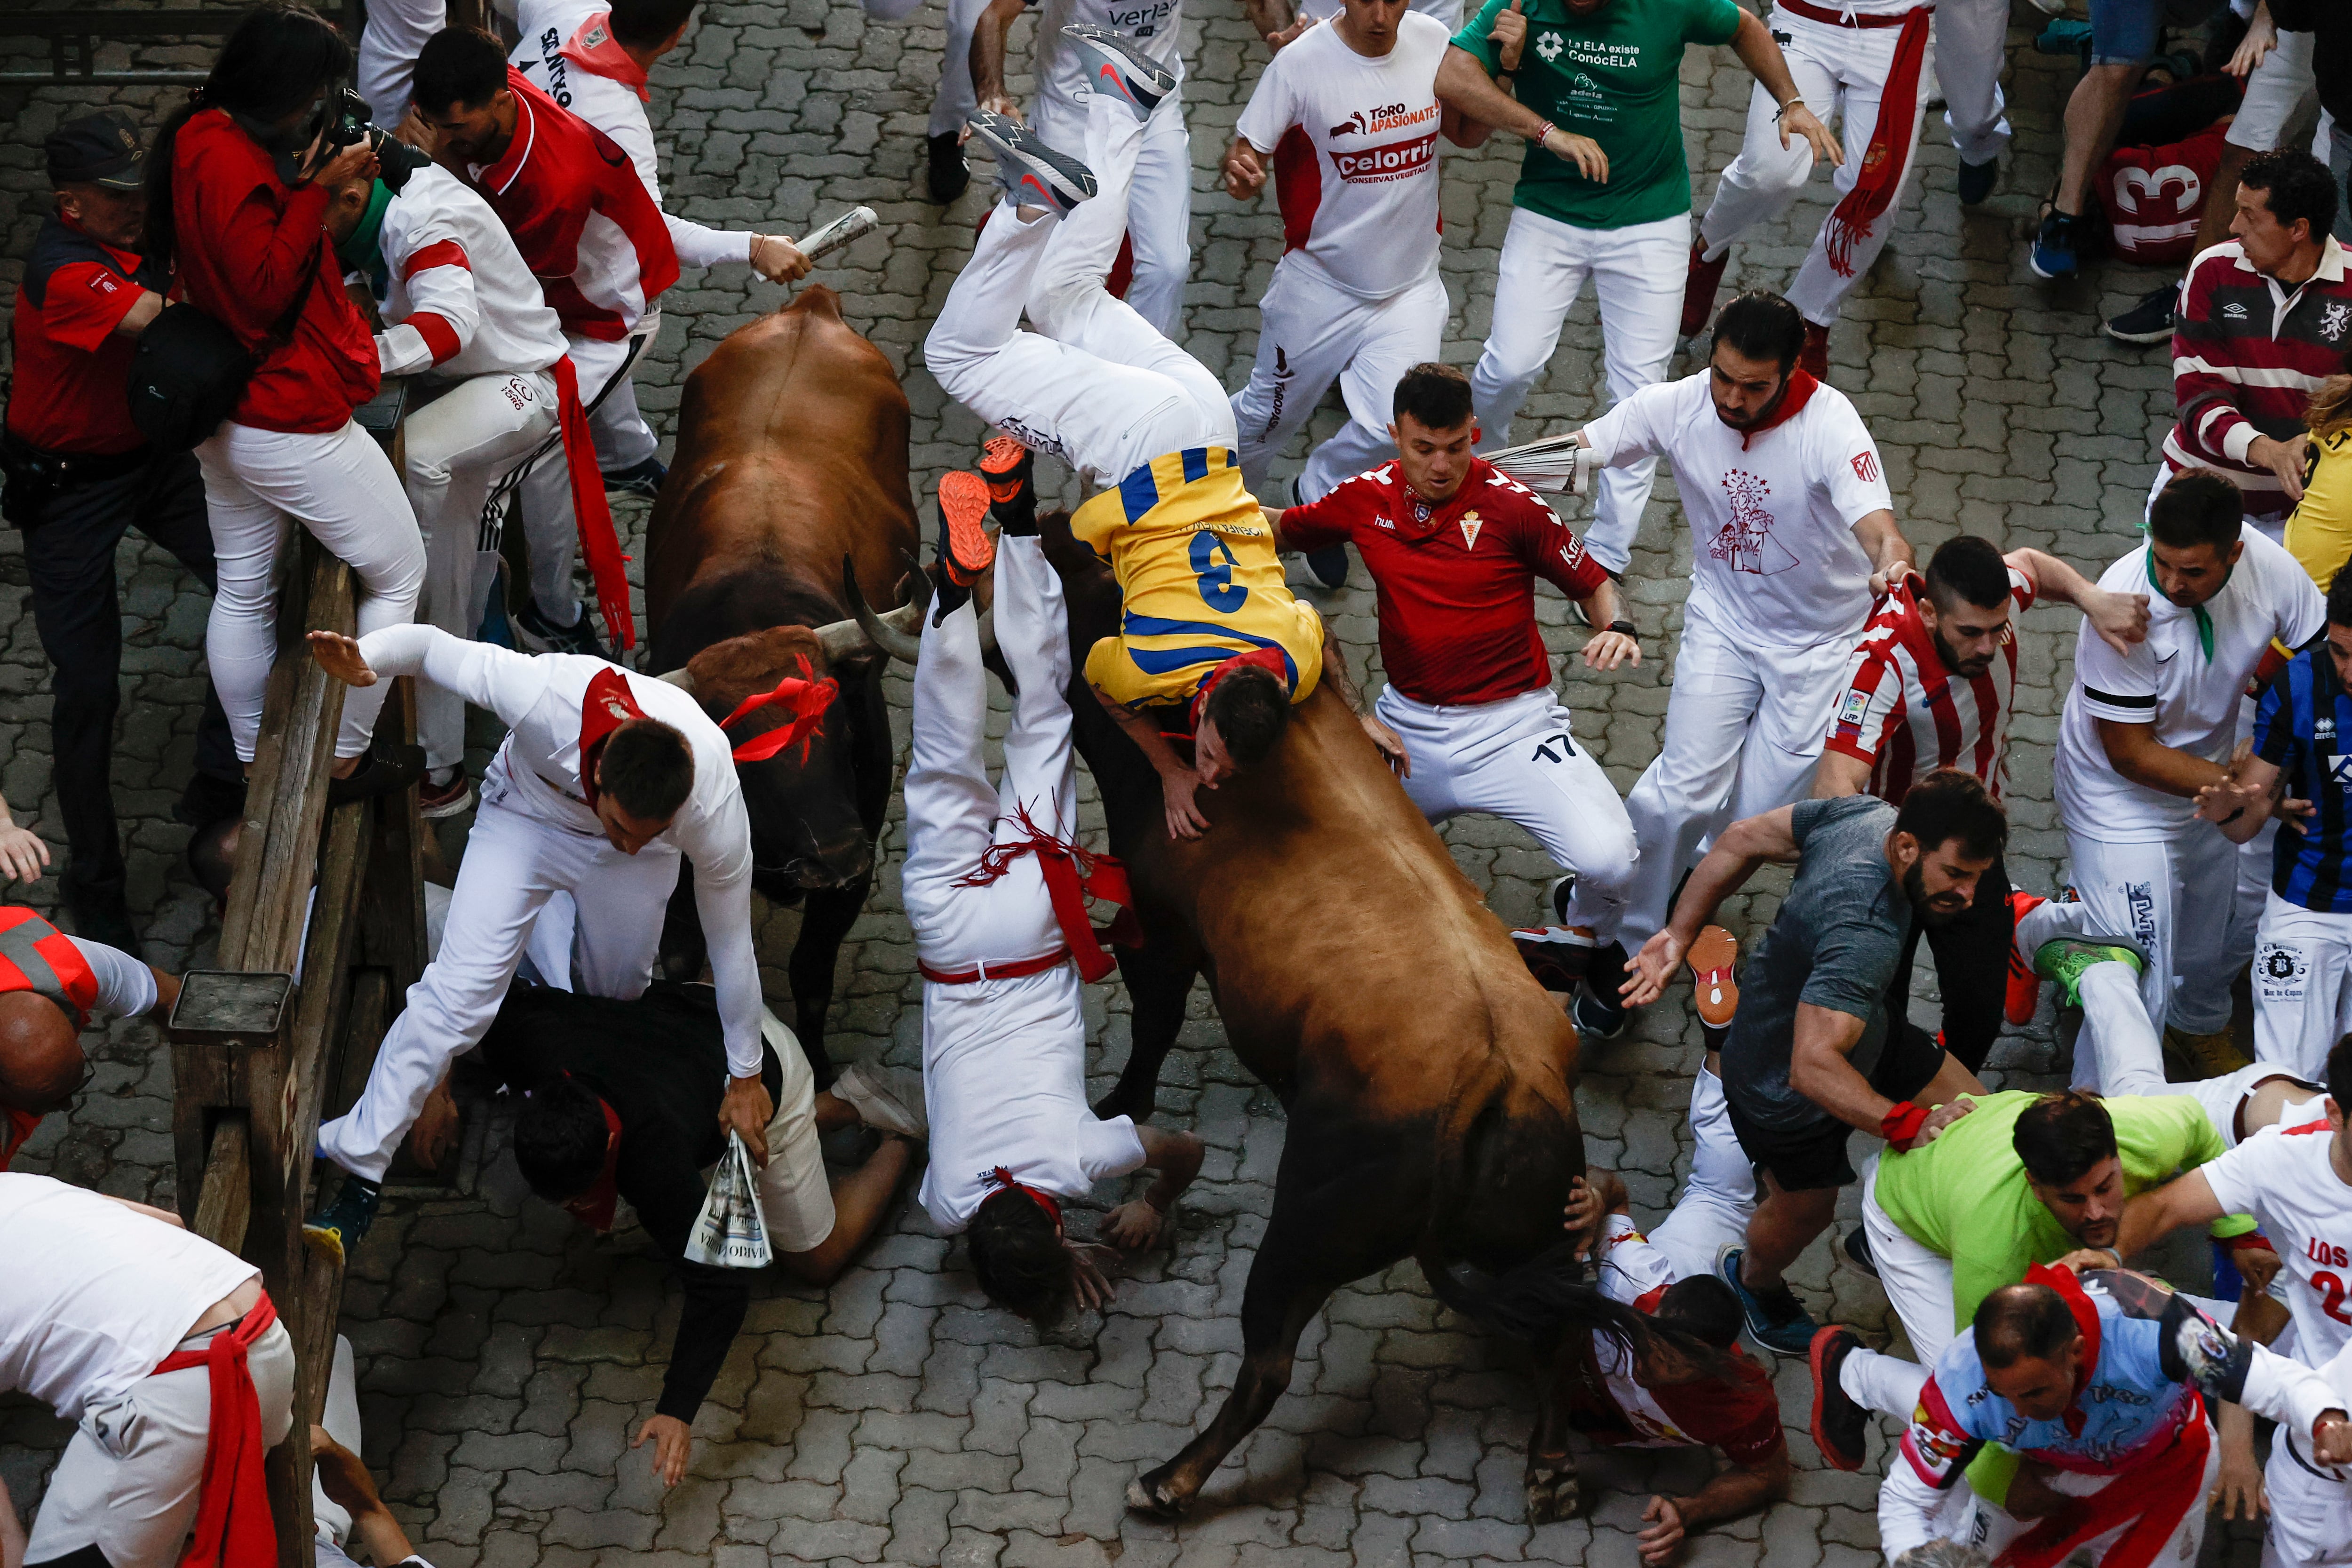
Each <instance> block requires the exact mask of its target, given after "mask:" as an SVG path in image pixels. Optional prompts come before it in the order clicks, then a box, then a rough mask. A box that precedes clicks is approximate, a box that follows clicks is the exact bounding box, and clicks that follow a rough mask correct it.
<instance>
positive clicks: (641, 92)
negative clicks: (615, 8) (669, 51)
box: [555, 11, 654, 103]
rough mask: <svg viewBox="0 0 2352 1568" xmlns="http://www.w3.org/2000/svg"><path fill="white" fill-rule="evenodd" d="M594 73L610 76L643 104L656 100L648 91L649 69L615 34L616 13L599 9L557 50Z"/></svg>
mask: <svg viewBox="0 0 2352 1568" xmlns="http://www.w3.org/2000/svg"><path fill="white" fill-rule="evenodd" d="M555 52H556V53H557V54H560V55H562V57H563V58H565V59H567V60H570V61H572V63H573V64H574V65H577V66H578V67H579V68H581V69H582V70H584V71H587V72H588V73H589V74H591V75H592V76H601V77H610V78H611V79H613V80H614V81H617V82H619V83H620V84H621V85H622V86H623V87H625V88H628V89H630V90H632V91H634V92H635V94H636V95H637V101H638V102H640V103H650V102H652V101H653V96H654V95H653V94H652V93H650V92H648V91H646V68H645V67H643V66H641V65H639V64H638V63H637V62H636V61H635V60H634V59H632V58H630V57H629V51H628V50H626V49H625V48H623V47H621V41H620V40H619V39H618V38H615V37H613V13H611V12H610V11H599V12H597V13H596V14H595V15H594V16H591V17H589V18H588V19H587V20H586V21H584V22H583V23H581V24H580V30H579V31H577V32H575V33H573V34H572V37H570V39H568V40H567V41H566V42H565V43H564V46H563V47H562V48H560V49H558V50H556V51H555Z"/></svg>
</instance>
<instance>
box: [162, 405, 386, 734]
mask: <svg viewBox="0 0 2352 1568" xmlns="http://www.w3.org/2000/svg"><path fill="white" fill-rule="evenodd" d="M196 462H197V464H198V465H199V466H200V467H201V468H203V470H204V476H205V508H206V510H208V511H209V512H210V513H211V517H212V530H213V556H214V559H215V561H216V562H217V563H219V567H220V586H219V588H218V589H216V590H215V592H214V594H213V607H212V616H211V618H210V620H209V621H207V622H206V624H205V662H206V663H207V664H209V665H210V666H211V668H212V673H213V685H214V687H215V688H216V689H218V690H219V692H220V700H221V707H222V708H223V709H225V710H227V713H228V727H229V733H230V735H231V736H232V737H233V738H234V739H235V740H236V754H237V757H238V758H239V760H241V761H244V762H248V763H249V762H251V761H253V748H254V743H255V742H257V740H258V739H259V738H260V735H261V710H262V706H263V703H264V701H265V700H266V699H267V697H268V689H269V670H270V667H271V666H272V665H273V664H275V663H276V662H277V659H278V552H279V551H280V550H281V549H283V548H284V546H285V542H286V540H287V538H288V536H289V530H290V529H291V528H292V526H293V525H294V524H295V523H297V522H299V523H300V524H301V525H302V526H303V527H304V528H307V529H309V530H310V532H311V533H312V534H313V535H314V536H316V537H317V539H318V541H319V542H320V543H321V544H323V545H325V546H326V547H327V548H328V550H330V551H331V552H333V553H334V555H335V556H336V557H337V558H338V559H339V560H341V561H344V562H347V563H350V565H351V568H352V573H353V574H354V575H356V576H357V577H358V579H359V615H358V621H359V632H360V635H361V636H362V637H365V636H366V635H367V634H368V633H370V632H372V631H374V630H375V629H376V628H377V627H379V626H404V625H405V624H407V623H408V622H409V621H412V620H414V619H415V617H416V600H417V596H418V595H419V594H420V593H421V592H422V591H423V589H424V586H425V542H424V540H423V539H422V538H420V537H419V536H418V533H417V529H416V517H415V513H413V512H411V511H410V510H408V501H407V500H406V498H405V497H404V496H403V495H402V494H401V491H400V476H399V475H397V474H395V473H394V472H393V470H392V460H391V459H390V458H386V457H385V456H384V455H383V448H382V447H378V446H377V445H376V444H375V439H374V437H371V436H370V435H368V433H367V432H366V431H364V430H362V429H361V428H360V427H359V426H357V425H354V424H352V423H351V422H350V421H348V420H346V421H345V422H344V424H343V427H342V428H341V429H340V430H335V431H331V432H329V433H328V434H326V435H323V436H301V435H290V434H288V433H287V432H284V431H279V430H257V429H255V428H254V427H253V426H249V425H239V424H236V423H235V422H233V421H231V422H227V423H224V424H223V425H222V426H221V427H220V429H219V431H218V432H216V433H215V435H214V436H213V437H212V438H211V439H210V440H207V441H205V443H204V444H203V445H201V446H199V447H197V448H196ZM391 691H392V686H391V683H390V682H389V681H382V680H379V681H377V682H376V683H375V684H374V685H373V686H366V687H354V688H352V689H348V690H346V691H345V692H344V693H343V721H342V731H341V734H340V735H338V736H337V738H336V741H335V755H337V756H339V757H356V756H358V755H359V754H360V753H361V752H364V751H366V750H367V748H368V741H369V738H370V737H371V736H373V734H374V733H375V721H376V715H377V714H379V713H381V712H382V711H383V700H384V699H385V697H387V696H389V695H390V694H391Z"/></svg>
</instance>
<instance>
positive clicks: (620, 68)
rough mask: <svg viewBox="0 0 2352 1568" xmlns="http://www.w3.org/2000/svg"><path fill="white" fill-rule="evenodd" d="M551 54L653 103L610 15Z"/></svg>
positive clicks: (598, 16) (592, 20) (599, 16)
mask: <svg viewBox="0 0 2352 1568" xmlns="http://www.w3.org/2000/svg"><path fill="white" fill-rule="evenodd" d="M555 52H556V53H557V54H560V55H562V57H563V58H565V59H567V60H570V61H572V63H573V64H575V65H577V66H579V68H581V69H582V70H584V71H587V72H589V73H590V74H591V75H593V76H601V77H610V78H611V79H613V80H614V81H617V82H619V83H620V84H621V85H622V86H623V87H625V88H628V89H631V90H632V91H634V92H635V94H636V95H637V100H638V101H639V102H641V103H650V102H652V101H653V96H654V95H653V94H652V93H650V92H647V91H646V68H645V67H643V66H641V65H639V64H638V63H637V62H636V61H635V59H633V58H630V55H629V51H628V50H626V49H625V48H623V47H621V42H620V40H619V39H618V38H615V37H613V13H611V12H610V11H599V12H597V13H595V14H594V15H593V16H590V17H589V18H588V19H587V20H586V21H584V22H583V23H581V24H580V30H579V31H578V32H576V33H574V34H572V37H571V40H570V41H569V42H567V43H566V44H565V45H564V46H563V47H562V48H560V49H558V50H556V51H555ZM1906 123H1907V121H1906Z"/></svg>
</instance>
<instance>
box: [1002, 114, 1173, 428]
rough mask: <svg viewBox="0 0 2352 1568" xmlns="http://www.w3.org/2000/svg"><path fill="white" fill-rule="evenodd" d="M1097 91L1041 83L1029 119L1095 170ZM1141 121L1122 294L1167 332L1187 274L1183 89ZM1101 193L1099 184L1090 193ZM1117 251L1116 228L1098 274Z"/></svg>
mask: <svg viewBox="0 0 2352 1568" xmlns="http://www.w3.org/2000/svg"><path fill="white" fill-rule="evenodd" d="M1097 99H1103V100H1104V102H1105V103H1106V105H1108V104H1109V103H1110V100H1108V98H1105V97H1104V95H1103V94H1101V93H1094V94H1090V95H1088V97H1087V99H1086V100H1084V101H1082V102H1077V103H1073V102H1071V101H1070V100H1067V99H1065V98H1062V97H1060V96H1059V95H1058V94H1055V93H1054V92H1053V91H1051V90H1046V91H1041V92H1040V93H1038V95H1037V109H1036V116H1035V122H1036V128H1037V134H1038V135H1039V136H1042V137H1044V138H1045V145H1047V146H1048V147H1051V148H1053V149H1054V150H1055V152H1057V153H1068V154H1070V155H1071V156H1072V157H1082V158H1085V159H1086V160H1087V163H1089V164H1090V165H1093V166H1094V170H1095V174H1096V175H1097V178H1099V177H1100V176H1101V174H1102V169H1101V167H1100V165H1098V164H1095V163H1094V159H1093V157H1092V155H1091V151H1090V142H1089V137H1090V136H1091V134H1092V132H1091V130H1090V128H1089V124H1088V121H1090V120H1091V119H1092V118H1093V108H1092V105H1093V103H1094V101H1095V100H1097ZM1118 113H1119V114H1120V115H1122V116H1123V117H1124V118H1125V119H1126V121H1127V122H1128V123H1129V125H1133V124H1135V114H1134V111H1133V110H1128V109H1124V108H1121V109H1119V110H1118ZM1139 130H1140V132H1141V137H1142V140H1141V142H1140V143H1139V146H1138V147H1137V148H1136V151H1135V153H1134V167H1133V171H1132V173H1131V174H1129V177H1128V186H1127V199H1126V200H1125V201H1124V202H1123V203H1121V204H1119V205H1121V206H1123V207H1124V208H1125V211H1126V218H1125V233H1126V235H1127V237H1128V238H1129V239H1130V240H1132V241H1133V242H1134V244H1135V276H1134V278H1133V279H1132V280H1131V281H1129V284H1128V286H1127V302H1128V303H1129V304H1130V305H1132V306H1134V307H1135V310H1136V313H1137V314H1138V315H1139V316H1141V317H1142V318H1143V319H1144V320H1145V321H1149V322H1150V323H1151V326H1152V329H1153V330H1154V331H1158V332H1159V333H1160V335H1161V336H1162V337H1170V338H1172V337H1174V336H1175V335H1176V333H1177V331H1178V329H1179V328H1181V326H1182V325H1183V321H1184V284H1185V280H1186V279H1189V278H1191V277H1192V134H1191V133H1190V132H1187V131H1186V130H1185V129H1184V89H1182V88H1181V87H1179V88H1178V89H1176V90H1175V91H1174V92H1171V93H1170V94H1169V95H1168V96H1167V97H1166V98H1163V99H1161V100H1160V107H1158V108H1157V109H1154V110H1152V111H1151V118H1150V120H1147V121H1144V122H1143V123H1142V125H1141V126H1140V127H1139ZM1105 194H1107V193H1103V192H1097V195H1096V196H1095V201H1097V202H1098V201H1101V200H1102V199H1103V195H1105ZM1087 205H1093V203H1091V202H1090V203H1088V204H1087ZM1117 258H1118V236H1117V235H1114V236H1113V237H1112V239H1111V244H1110V251H1109V254H1108V255H1107V256H1106V257H1104V258H1103V265H1102V270H1103V274H1104V276H1106V277H1108V275H1109V273H1110V268H1111V263H1112V262H1113V261H1114V260H1116V259H1117ZM1033 317H1034V313H1033ZM1039 330H1040V331H1044V330H1045V329H1044V328H1043V327H1040V328H1039ZM1154 456H1157V454H1156V453H1155V454H1154Z"/></svg>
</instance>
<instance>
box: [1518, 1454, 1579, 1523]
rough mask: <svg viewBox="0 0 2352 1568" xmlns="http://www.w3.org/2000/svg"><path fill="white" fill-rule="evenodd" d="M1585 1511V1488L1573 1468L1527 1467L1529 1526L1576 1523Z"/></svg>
mask: <svg viewBox="0 0 2352 1568" xmlns="http://www.w3.org/2000/svg"><path fill="white" fill-rule="evenodd" d="M1583 1509H1584V1492H1583V1488H1582V1487H1581V1486H1580V1484H1579V1482H1578V1479H1577V1474H1576V1471H1575V1469H1574V1468H1573V1467H1570V1466H1567V1465H1560V1466H1552V1465H1529V1466H1528V1523H1529V1524H1553V1523H1557V1522H1558V1521H1560V1520H1563V1519H1574V1518H1575V1517H1576V1516H1577V1515H1578V1514H1579V1513H1580V1512H1582V1511H1583Z"/></svg>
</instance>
